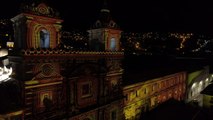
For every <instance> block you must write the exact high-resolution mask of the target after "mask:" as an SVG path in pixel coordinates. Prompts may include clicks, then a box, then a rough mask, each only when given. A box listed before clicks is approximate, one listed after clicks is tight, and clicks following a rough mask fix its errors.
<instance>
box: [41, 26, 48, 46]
mask: <svg viewBox="0 0 213 120" xmlns="http://www.w3.org/2000/svg"><path fill="white" fill-rule="evenodd" d="M40 47H41V48H49V47H50V34H49V32H48V31H47V30H45V29H42V30H41V31H40Z"/></svg>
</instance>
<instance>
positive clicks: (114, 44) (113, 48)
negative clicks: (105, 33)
mask: <svg viewBox="0 0 213 120" xmlns="http://www.w3.org/2000/svg"><path fill="white" fill-rule="evenodd" d="M110 50H112V51H114V50H116V41H115V38H112V39H111V41H110Z"/></svg>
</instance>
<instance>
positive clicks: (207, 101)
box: [203, 95, 213, 109]
mask: <svg viewBox="0 0 213 120" xmlns="http://www.w3.org/2000/svg"><path fill="white" fill-rule="evenodd" d="M203 107H204V108H211V109H212V108H213V96H211V95H203Z"/></svg>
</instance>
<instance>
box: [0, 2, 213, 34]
mask: <svg viewBox="0 0 213 120" xmlns="http://www.w3.org/2000/svg"><path fill="white" fill-rule="evenodd" d="M21 1H23V0H6V1H5V2H4V3H2V4H0V18H4V17H5V16H6V17H13V16H15V15H16V14H17V13H18V9H19V5H20V3H21ZM25 1H30V0H25ZM44 1H47V2H49V3H50V6H53V7H54V8H56V9H57V10H58V11H59V12H60V14H61V17H62V19H64V24H65V25H64V26H65V28H76V29H83V30H86V29H88V28H89V26H90V25H91V24H92V23H94V22H95V20H96V18H97V16H98V15H99V10H100V9H101V7H102V3H103V0H44ZM108 6H109V8H110V10H111V14H112V17H113V19H114V21H115V22H117V23H118V24H119V26H121V29H122V30H124V31H137V32H142V31H177V32H196V31H198V32H210V33H211V32H212V34H213V30H212V27H213V7H212V4H211V3H210V1H205V0H200V2H197V1H195V0H108Z"/></svg>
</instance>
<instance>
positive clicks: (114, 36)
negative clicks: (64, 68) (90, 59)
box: [88, 0, 122, 51]
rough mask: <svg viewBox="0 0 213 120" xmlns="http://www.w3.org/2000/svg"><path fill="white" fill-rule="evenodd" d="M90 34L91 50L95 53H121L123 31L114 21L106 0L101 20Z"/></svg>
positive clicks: (101, 11)
mask: <svg viewBox="0 0 213 120" xmlns="http://www.w3.org/2000/svg"><path fill="white" fill-rule="evenodd" d="M88 32H89V44H90V49H91V50H95V51H120V37H121V32H122V31H121V30H120V28H119V26H118V25H117V24H116V23H115V22H114V21H113V20H112V17H111V14H110V10H109V9H108V7H107V2H106V0H105V1H104V5H103V8H102V9H101V10H100V16H99V19H98V20H97V21H96V22H95V24H94V25H93V26H92V27H91V29H90V30H88Z"/></svg>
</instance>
